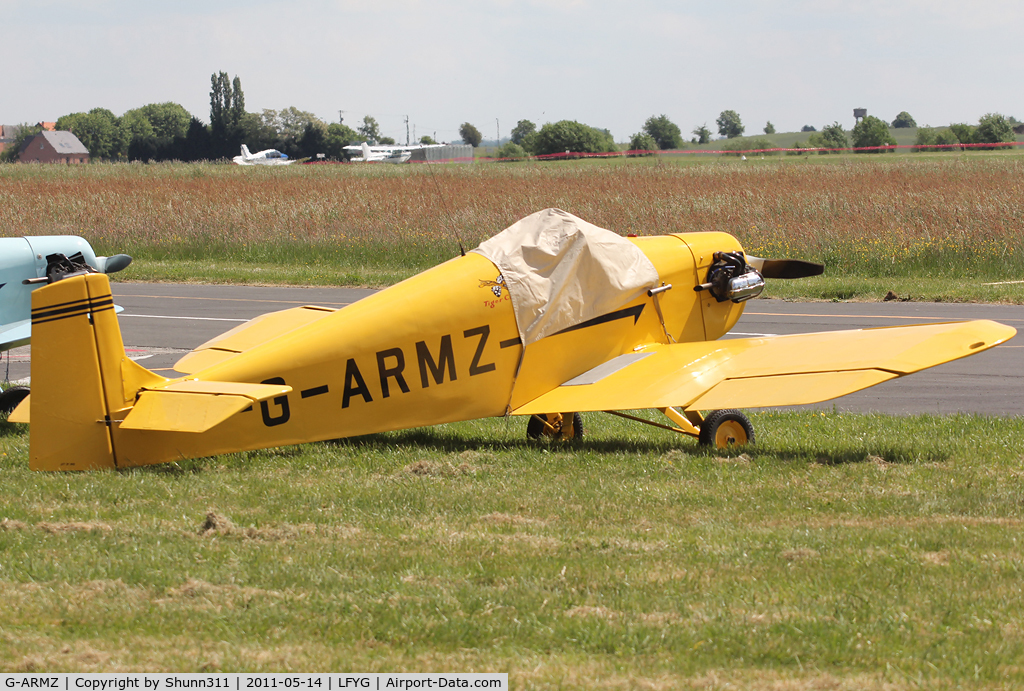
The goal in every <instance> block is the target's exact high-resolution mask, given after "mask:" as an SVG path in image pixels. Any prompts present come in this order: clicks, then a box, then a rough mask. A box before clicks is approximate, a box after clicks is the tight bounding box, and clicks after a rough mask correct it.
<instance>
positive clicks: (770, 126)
mask: <svg viewBox="0 0 1024 691" xmlns="http://www.w3.org/2000/svg"><path fill="white" fill-rule="evenodd" d="M764 133H765V134H775V125H773V124H772V121H771V120H769V121H768V124H767V125H765V126H764Z"/></svg>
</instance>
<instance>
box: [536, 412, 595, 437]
mask: <svg viewBox="0 0 1024 691" xmlns="http://www.w3.org/2000/svg"><path fill="white" fill-rule="evenodd" d="M526 436H527V438H529V439H540V438H541V437H548V438H550V439H558V440H560V441H568V440H569V439H582V438H583V416H582V415H580V414H579V413H542V414H540V415H531V416H530V421H529V422H527V423H526Z"/></svg>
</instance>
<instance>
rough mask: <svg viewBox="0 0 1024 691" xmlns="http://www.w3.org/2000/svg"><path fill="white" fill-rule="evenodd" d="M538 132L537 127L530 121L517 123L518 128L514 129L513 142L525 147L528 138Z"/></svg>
mask: <svg viewBox="0 0 1024 691" xmlns="http://www.w3.org/2000/svg"><path fill="white" fill-rule="evenodd" d="M536 132H537V126H536V125H534V124H533V123H532V122H530V121H529V120H520V121H519V122H517V123H516V126H515V127H513V128H512V141H513V142H515V143H516V144H518V145H519V146H525V144H524V143H523V142H525V141H526V138H527V137H529V136H530V135H531V134H535V133H536Z"/></svg>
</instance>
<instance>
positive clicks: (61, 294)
mask: <svg viewBox="0 0 1024 691" xmlns="http://www.w3.org/2000/svg"><path fill="white" fill-rule="evenodd" d="M165 381H166V380H165V379H164V378H163V377H161V376H159V375H157V374H154V373H152V372H150V371H149V370H146V369H144V368H143V367H141V366H139V365H137V364H136V363H135V362H133V361H131V360H129V359H128V358H127V357H126V356H125V352H124V343H123V342H122V340H121V329H120V327H119V326H118V323H117V317H116V316H115V314H114V300H113V297H112V296H111V294H110V283H109V281H108V280H107V277H106V275H104V274H97V273H93V274H85V275H79V276H72V277H68V278H65V279H64V280H60V281H57V282H55V283H53V284H51V285H48V286H45V287H43V288H39V289H37V290H36V291H34V292H33V293H32V394H31V396H30V397H29V399H28V401H29V406H30V407H29V418H30V424H31V440H30V442H29V456H30V462H29V467H30V468H31V469H32V470H89V469H98V468H114V467H115V466H116V462H115V454H114V446H113V441H112V440H113V437H112V434H111V424H110V420H111V414H112V413H116V412H117V411H122V410H124V409H125V408H128V407H130V406H131V405H132V404H133V403H134V400H135V395H136V393H138V391H139V389H141V388H142V387H143V386H154V385H157V384H159V383H162V382H165Z"/></svg>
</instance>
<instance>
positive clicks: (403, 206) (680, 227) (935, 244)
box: [0, 152, 1024, 302]
mask: <svg viewBox="0 0 1024 691" xmlns="http://www.w3.org/2000/svg"><path fill="white" fill-rule="evenodd" d="M1022 173H1024V158H1022V157H1021V156H1020V155H1019V154H1016V153H1013V152H1010V153H996V154H982V153H972V154H955V155H949V156H939V155H934V156H924V157H915V156H912V155H910V154H907V155H902V156H880V157H868V156H820V157H811V158H807V159H800V160H793V159H787V158H786V157H779V158H775V159H765V160H763V161H762V160H756V161H746V162H742V161H737V160H735V159H716V160H713V161H706V160H697V161H695V160H679V161H676V160H674V159H666V160H646V159H629V160H621V159H620V160H609V161H567V162H557V163H544V164H537V163H511V164H500V163H491V164H477V165H473V166H366V167H360V166H354V165H347V166H302V167H299V166H292V167H288V168H283V169H282V168H275V169H264V168H260V167H255V168H240V167H236V166H224V165H220V166H217V165H183V164H169V165H152V166H145V165H112V166H104V165H94V166H85V167H80V168H76V167H72V168H55V167H43V166H17V165H9V166H3V167H0V228H2V229H3V230H2V231H0V232H3V233H4V234H6V235H31V234H49V233H77V234H81V235H83V236H84V237H86V238H87V239H88V240H90V242H92V243H93V244H94V245H95V246H96V247H97V249H99V250H100V251H102V252H127V253H129V254H131V255H132V256H134V257H135V258H136V263H135V265H134V266H133V267H131V268H130V269H129V271H128V272H126V273H125V274H123V275H122V279H124V280H133V279H134V280H177V281H182V280H193V281H195V280H198V281H224V282H254V281H255V282H264V283H276V282H286V283H299V284H349V285H352V284H356V285H371V286H381V285H387V284H390V283H393V282H395V281H397V280H400V279H401V278H404V277H407V276H408V275H410V274H412V273H415V272H417V271H419V270H422V269H424V268H426V267H429V266H432V265H434V264H436V263H439V262H440V261H443V260H445V259H448V258H450V257H451V256H454V255H455V254H456V253H457V252H458V244H459V239H460V238H461V241H462V243H463V245H464V246H465V247H466V248H467V249H469V248H471V247H474V246H476V245H477V244H478V243H479V242H480V241H481V240H483V239H485V238H487V237H490V236H491V235H493V234H494V233H496V232H498V231H500V230H501V229H503V228H505V227H507V226H508V225H511V224H512V223H513V222H515V221H516V220H518V219H519V218H522V217H523V216H526V215H528V214H530V213H532V212H534V211H536V210H539V209H542V208H546V207H551V206H555V207H560V208H563V209H565V210H567V211H570V212H572V213H574V214H576V215H578V216H581V217H582V218H584V219H586V220H589V221H591V222H593V223H596V224H597V225H600V226H603V227H606V228H610V229H612V230H614V231H616V232H619V233H622V234H628V233H635V234H639V235H652V234H661V233H668V232H679V231H690V230H720V231H725V232H728V233H732V234H733V235H736V236H737V237H738V238H739V239H740V240H741V242H742V243H743V244H744V247H745V248H747V249H748V251H750V252H751V253H752V254H755V255H758V256H769V257H798V258H805V259H812V260H815V261H820V262H823V263H824V264H825V265H826V267H827V268H826V278H825V279H822V280H817V281H809V282H804V281H800V282H793V283H789V284H778V285H776V284H772V285H770V286H769V294H773V295H779V296H785V297H809V298H823V299H849V298H855V299H857V298H860V299H880V298H881V297H882V296H884V295H885V294H886V293H887V292H888V291H890V290H892V291H894V292H895V293H897V294H899V295H901V296H904V297H913V298H914V299H942V300H987V301H1010V302H1020V301H1021V299H1024V291H1022V290H1021V288H1020V286H1019V285H1012V284H1011V285H1002V286H984V285H982V284H984V283H993V282H1002V281H1012V280H1021V279H1024V205H1022V204H1021V199H1022V191H1024V189H1022V182H1021V181H1022V180H1024V174H1022Z"/></svg>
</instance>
